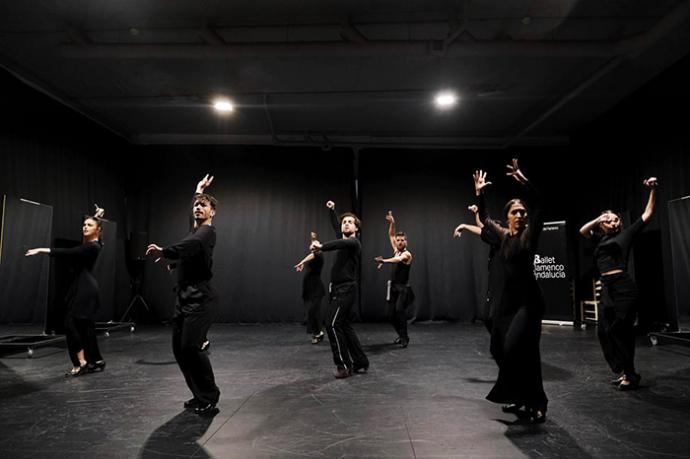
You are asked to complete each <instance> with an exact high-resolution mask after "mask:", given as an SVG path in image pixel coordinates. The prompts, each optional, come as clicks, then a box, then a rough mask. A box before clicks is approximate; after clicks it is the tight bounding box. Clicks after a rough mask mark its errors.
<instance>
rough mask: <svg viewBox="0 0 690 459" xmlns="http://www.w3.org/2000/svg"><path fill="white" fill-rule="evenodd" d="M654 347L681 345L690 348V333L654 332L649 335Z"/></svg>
mask: <svg viewBox="0 0 690 459" xmlns="http://www.w3.org/2000/svg"><path fill="white" fill-rule="evenodd" d="M647 336H648V337H649V342H650V343H652V346H656V345H657V344H664V343H666V344H680V345H682V346H690V331H682V330H681V331H677V332H653V333H649V334H648V335H647Z"/></svg>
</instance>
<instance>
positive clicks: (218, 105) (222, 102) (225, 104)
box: [213, 99, 235, 113]
mask: <svg viewBox="0 0 690 459" xmlns="http://www.w3.org/2000/svg"><path fill="white" fill-rule="evenodd" d="M213 108H215V109H216V111H217V112H221V113H229V112H232V111H234V110H235V107H234V105H232V102H230V101H229V100H227V99H218V100H216V101H214V102H213Z"/></svg>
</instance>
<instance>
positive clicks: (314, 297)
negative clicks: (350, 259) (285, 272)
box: [295, 232, 326, 344]
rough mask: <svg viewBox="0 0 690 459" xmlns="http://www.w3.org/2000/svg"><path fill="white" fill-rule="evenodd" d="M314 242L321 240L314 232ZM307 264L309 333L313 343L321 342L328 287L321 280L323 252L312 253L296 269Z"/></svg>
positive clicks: (304, 281)
mask: <svg viewBox="0 0 690 459" xmlns="http://www.w3.org/2000/svg"><path fill="white" fill-rule="evenodd" d="M314 242H319V239H318V235H317V234H316V233H314V232H312V233H311V243H314ZM305 265H306V266H307V270H306V271H305V272H304V278H303V279H302V300H303V301H304V307H305V308H306V310H307V333H310V334H311V344H319V343H320V342H321V340H322V339H323V335H324V333H323V329H322V324H323V314H322V312H321V300H323V297H324V296H325V295H326V289H325V288H324V286H323V282H322V281H321V270H322V269H323V254H322V253H320V252H317V253H310V254H309V255H307V256H306V257H304V259H303V260H302V261H300V262H299V263H297V264H296V265H295V271H297V272H301V271H302V270H303V269H304V266H305Z"/></svg>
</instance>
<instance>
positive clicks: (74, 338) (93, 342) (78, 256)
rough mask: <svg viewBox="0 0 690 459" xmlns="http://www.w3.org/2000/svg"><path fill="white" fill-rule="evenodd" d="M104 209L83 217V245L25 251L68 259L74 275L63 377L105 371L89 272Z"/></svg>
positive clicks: (98, 248) (96, 296)
mask: <svg viewBox="0 0 690 459" xmlns="http://www.w3.org/2000/svg"><path fill="white" fill-rule="evenodd" d="M103 213H104V210H103V209H101V208H99V207H98V206H96V214H95V215H94V216H93V217H91V216H86V217H85V218H84V224H83V225H82V235H83V239H82V244H81V245H79V246H77V247H74V248H71V249H56V248H36V249H29V250H28V251H27V252H26V256H27V257H31V256H33V255H37V254H40V253H45V254H48V255H49V256H51V257H64V258H69V259H70V260H71V261H72V264H73V266H74V269H75V276H74V280H73V281H72V284H71V285H70V288H69V290H68V292H67V297H66V302H67V315H66V317H65V332H66V335H67V349H68V352H69V357H70V360H71V361H72V369H71V370H69V371H68V372H67V373H66V374H65V376H80V375H83V374H84V373H86V372H87V371H88V372H91V371H102V370H104V369H105V361H104V360H103V357H102V356H101V353H100V351H99V349H98V340H97V339H96V328H95V325H94V317H95V315H96V311H97V310H98V307H99V306H100V297H99V292H98V282H97V281H96V279H95V278H94V277H93V274H92V273H91V271H92V270H93V266H94V264H95V263H96V259H97V258H98V254H99V253H100V251H101V246H102V243H101V241H100V238H101V233H102V227H101V220H100V217H102V216H103Z"/></svg>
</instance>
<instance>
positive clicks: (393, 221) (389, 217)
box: [386, 210, 395, 223]
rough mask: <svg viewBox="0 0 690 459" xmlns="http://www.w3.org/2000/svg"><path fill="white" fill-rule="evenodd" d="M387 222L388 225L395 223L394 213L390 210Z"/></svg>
mask: <svg viewBox="0 0 690 459" xmlns="http://www.w3.org/2000/svg"><path fill="white" fill-rule="evenodd" d="M386 221H387V222H388V223H395V218H393V211H392V210H389V211H388V213H387V214H386Z"/></svg>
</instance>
